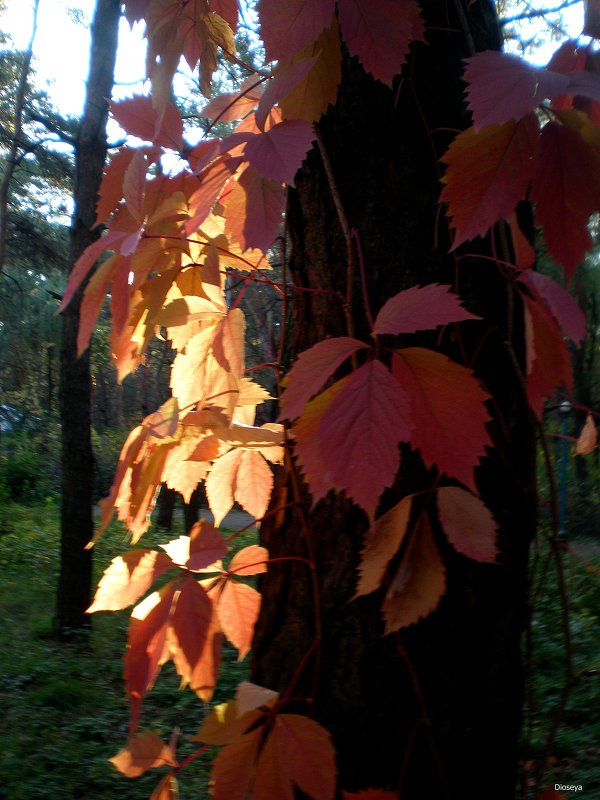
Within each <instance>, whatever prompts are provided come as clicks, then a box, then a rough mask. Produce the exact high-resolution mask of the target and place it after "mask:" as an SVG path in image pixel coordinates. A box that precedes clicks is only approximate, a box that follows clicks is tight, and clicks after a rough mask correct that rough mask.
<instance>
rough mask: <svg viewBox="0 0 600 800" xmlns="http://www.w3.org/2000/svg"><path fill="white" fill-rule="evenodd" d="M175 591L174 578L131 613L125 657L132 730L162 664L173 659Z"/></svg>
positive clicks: (135, 725)
mask: <svg viewBox="0 0 600 800" xmlns="http://www.w3.org/2000/svg"><path fill="white" fill-rule="evenodd" d="M175 592H176V583H175V581H174V580H173V581H170V582H169V583H167V584H166V586H163V588H162V589H160V591H158V592H153V594H151V595H150V596H149V597H147V598H146V599H145V600H142V602H141V603H138V605H137V606H136V607H135V608H134V609H133V613H132V615H131V620H130V622H129V630H128V632H127V652H126V653H125V659H124V661H125V682H126V684H127V693H128V695H129V699H130V702H131V724H130V729H131V730H135V729H136V727H137V724H138V721H139V715H140V708H141V702H142V700H143V699H144V697H145V695H146V693H147V692H148V691H149V690H150V689H151V688H152V686H153V685H154V681H155V680H156V676H157V675H158V672H159V670H160V667H161V665H162V664H164V663H165V661H167V660H168V658H169V652H168V648H167V625H168V622H169V617H170V615H171V608H172V605H173V600H174V597H175Z"/></svg>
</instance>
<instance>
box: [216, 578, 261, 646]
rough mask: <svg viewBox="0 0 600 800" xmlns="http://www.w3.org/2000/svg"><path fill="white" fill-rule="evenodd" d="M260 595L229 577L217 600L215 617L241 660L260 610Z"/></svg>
mask: <svg viewBox="0 0 600 800" xmlns="http://www.w3.org/2000/svg"><path fill="white" fill-rule="evenodd" d="M260 599H261V598H260V595H259V593H258V592H257V591H256V589H253V588H252V587H251V586H247V585H246V584H245V583H240V582H239V581H236V580H233V579H230V580H227V581H225V584H224V586H223V588H222V590H221V594H220V595H219V599H218V600H217V618H218V620H219V625H220V626H221V630H222V631H223V633H224V634H225V636H226V637H227V638H228V639H229V641H230V642H231V644H232V645H233V646H234V647H235V648H236V650H238V652H239V660H240V661H241V660H242V659H243V658H244V657H245V656H246V655H247V653H248V652H249V650H250V646H251V644H252V636H253V634H254V625H255V623H256V620H257V619H258V612H259V610H260Z"/></svg>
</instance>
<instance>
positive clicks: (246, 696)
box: [235, 681, 279, 717]
mask: <svg viewBox="0 0 600 800" xmlns="http://www.w3.org/2000/svg"><path fill="white" fill-rule="evenodd" d="M278 698H279V693H278V692H274V691H273V690H272V689H265V687H264V686H259V685H258V684H256V683H250V681H242V682H241V683H238V685H237V689H236V690H235V705H236V708H237V714H238V716H239V717H241V716H242V715H243V714H246V712H248V711H254V709H257V708H262V707H263V706H268V707H269V708H272V707H273V706H274V705H275V703H276V702H277V700H278Z"/></svg>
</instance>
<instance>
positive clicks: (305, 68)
mask: <svg viewBox="0 0 600 800" xmlns="http://www.w3.org/2000/svg"><path fill="white" fill-rule="evenodd" d="M316 60H317V57H316V56H313V57H312V58H304V59H301V60H299V61H294V62H293V63H291V64H285V65H284V66H283V67H281V66H279V67H278V68H277V69H276V70H275V71H274V72H273V77H272V79H271V81H270V82H269V84H268V85H267V88H266V90H265V92H264V94H263V96H262V97H261V99H260V103H259V104H258V108H257V109H256V114H255V120H256V124H257V125H258V127H259V128H260V129H261V130H263V129H264V125H265V122H266V119H267V115H268V114H269V111H270V110H271V108H272V107H273V106H274V105H275V104H276V103H278V102H279V101H280V100H281V98H282V97H286V96H287V95H288V94H289V93H290V92H291V91H292V90H293V89H295V88H296V86H298V84H299V83H301V82H302V81H303V80H305V78H306V76H307V75H308V73H309V72H310V71H311V69H312V67H313V66H314V64H315V61H316Z"/></svg>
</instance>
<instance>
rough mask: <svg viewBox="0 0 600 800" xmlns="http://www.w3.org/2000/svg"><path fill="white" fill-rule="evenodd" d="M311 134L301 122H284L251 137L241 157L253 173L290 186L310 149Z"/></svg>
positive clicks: (305, 124)
mask: <svg viewBox="0 0 600 800" xmlns="http://www.w3.org/2000/svg"><path fill="white" fill-rule="evenodd" d="M314 138H315V134H314V131H313V128H312V125H310V124H309V123H308V122H305V121H304V120H301V119H298V120H286V121H285V122H280V123H279V125H275V126H274V127H273V128H271V130H268V131H265V132H264V133H259V134H256V135H254V136H252V138H251V139H249V141H248V143H247V145H246V147H245V149H244V158H245V159H246V160H248V161H249V162H250V164H251V166H252V167H253V169H255V170H256V171H257V172H259V173H260V174H261V175H262V176H263V177H265V178H269V179H270V180H273V181H278V182H284V183H287V184H288V185H290V186H293V184H294V176H295V175H296V173H297V172H298V170H299V169H300V166H301V164H302V161H303V160H304V157H305V156H306V154H307V152H308V151H309V150H310V147H311V145H312V142H313V140H314Z"/></svg>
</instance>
